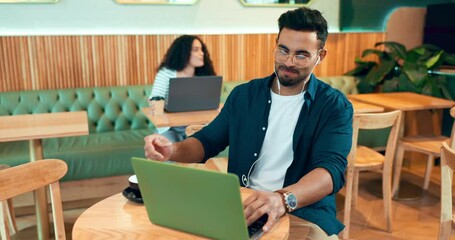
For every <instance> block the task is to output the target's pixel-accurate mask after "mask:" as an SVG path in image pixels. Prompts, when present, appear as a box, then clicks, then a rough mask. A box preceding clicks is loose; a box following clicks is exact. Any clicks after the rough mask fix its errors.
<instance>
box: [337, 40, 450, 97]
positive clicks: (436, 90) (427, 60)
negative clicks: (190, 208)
mask: <svg viewBox="0 0 455 240" xmlns="http://www.w3.org/2000/svg"><path fill="white" fill-rule="evenodd" d="M378 47H383V49H384V50H380V49H378ZM370 55H376V56H377V60H378V61H364V60H362V59H361V58H356V60H355V62H356V65H357V66H356V67H355V68H354V69H352V70H351V71H349V72H347V73H345V75H352V76H357V77H359V79H360V82H359V86H358V87H359V91H360V92H373V91H379V92H416V93H421V94H425V95H431V96H435V97H443V98H447V99H452V98H451V96H450V94H449V91H448V90H447V86H446V80H445V76H444V75H440V74H433V73H432V71H433V70H435V69H438V67H440V66H441V65H443V64H445V65H455V55H453V54H449V53H447V52H445V51H444V50H442V49H441V48H439V47H437V46H435V45H430V44H423V45H421V46H418V47H415V48H413V49H410V50H407V49H406V47H405V46H404V45H402V44H400V43H397V42H379V43H376V44H375V48H374V49H366V50H364V51H363V53H362V58H365V57H367V56H370Z"/></svg>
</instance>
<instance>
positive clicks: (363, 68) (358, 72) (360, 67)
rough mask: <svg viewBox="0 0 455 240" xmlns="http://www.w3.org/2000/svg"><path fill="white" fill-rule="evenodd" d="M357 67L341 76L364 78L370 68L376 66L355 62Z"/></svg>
mask: <svg viewBox="0 0 455 240" xmlns="http://www.w3.org/2000/svg"><path fill="white" fill-rule="evenodd" d="M356 63H357V67H356V68H354V69H352V70H351V71H349V72H346V73H344V74H343V75H349V76H365V75H366V74H367V73H368V72H369V71H370V70H371V69H372V68H374V67H375V66H376V65H378V64H377V63H376V62H363V61H359V62H356Z"/></svg>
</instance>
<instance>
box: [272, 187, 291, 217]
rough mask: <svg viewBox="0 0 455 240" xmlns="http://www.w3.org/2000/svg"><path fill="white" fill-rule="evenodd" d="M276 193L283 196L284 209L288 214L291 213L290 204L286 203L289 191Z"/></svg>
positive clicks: (281, 190) (277, 191)
mask: <svg viewBox="0 0 455 240" xmlns="http://www.w3.org/2000/svg"><path fill="white" fill-rule="evenodd" d="M275 192H276V193H279V194H281V201H283V204H284V209H285V211H286V213H289V211H290V210H291V209H290V207H289V204H288V203H287V202H286V194H287V193H288V192H289V191H286V190H284V189H279V190H276V191H275Z"/></svg>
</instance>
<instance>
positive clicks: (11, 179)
mask: <svg viewBox="0 0 455 240" xmlns="http://www.w3.org/2000/svg"><path fill="white" fill-rule="evenodd" d="M67 171H68V166H67V165H66V163H65V162H64V161H62V160H58V159H44V160H39V161H35V162H29V163H25V164H22V165H19V166H16V167H12V168H8V169H4V170H2V171H0V203H1V204H0V217H1V218H0V232H1V237H2V239H10V233H9V228H8V226H7V222H8V221H7V219H6V218H7V214H6V211H7V210H6V209H7V205H6V200H8V199H10V198H13V197H15V196H18V195H21V194H23V193H26V192H30V191H33V190H36V189H38V188H40V187H45V186H47V185H49V189H50V196H51V203H52V215H53V220H54V231H55V239H65V238H66V237H65V228H64V222H63V210H62V201H61V196H60V186H59V180H60V179H61V178H62V177H63V176H64V175H65V174H66V172H67Z"/></svg>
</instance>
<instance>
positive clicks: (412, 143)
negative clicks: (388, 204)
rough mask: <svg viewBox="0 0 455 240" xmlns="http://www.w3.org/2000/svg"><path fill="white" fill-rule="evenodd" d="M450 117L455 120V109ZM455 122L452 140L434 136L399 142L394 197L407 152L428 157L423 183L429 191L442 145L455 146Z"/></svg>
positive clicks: (394, 177) (394, 178) (393, 189)
mask: <svg viewBox="0 0 455 240" xmlns="http://www.w3.org/2000/svg"><path fill="white" fill-rule="evenodd" d="M450 115H451V116H452V117H454V118H455V107H453V108H451V109H450ZM454 132H455V121H454V125H453V126H452V133H451V134H450V139H449V138H448V137H445V136H434V137H412V138H403V139H401V140H400V141H399V142H398V147H397V159H396V160H395V174H394V176H393V187H392V193H393V194H392V195H395V194H396V193H397V191H398V187H399V184H400V178H401V168H402V166H403V157H404V153H405V152H406V151H412V152H419V153H423V154H426V155H428V158H427V168H426V170H425V178H424V183H423V189H424V190H427V189H428V186H429V184H430V174H431V169H432V168H433V165H434V160H435V158H438V157H440V156H441V143H442V142H448V143H449V144H450V146H451V147H454V146H453V142H454V141H453V140H452V139H453V137H454V136H455V134H454Z"/></svg>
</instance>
